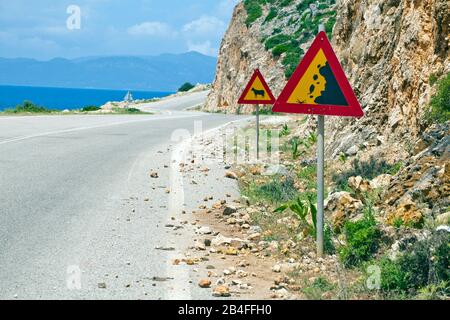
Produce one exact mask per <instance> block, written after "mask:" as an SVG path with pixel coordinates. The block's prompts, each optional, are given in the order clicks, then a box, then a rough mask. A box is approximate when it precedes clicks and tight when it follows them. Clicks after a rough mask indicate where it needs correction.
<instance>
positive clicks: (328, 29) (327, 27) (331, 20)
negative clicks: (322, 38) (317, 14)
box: [325, 16, 336, 39]
mask: <svg viewBox="0 0 450 320" xmlns="http://www.w3.org/2000/svg"><path fill="white" fill-rule="evenodd" d="M335 24H336V16H332V17H329V18H328V20H327V22H326V23H325V32H326V33H327V36H328V38H330V39H331V35H332V32H333V27H334V25H335Z"/></svg>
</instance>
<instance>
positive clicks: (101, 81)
mask: <svg viewBox="0 0 450 320" xmlns="http://www.w3.org/2000/svg"><path fill="white" fill-rule="evenodd" d="M216 62H217V58H214V57H210V56H205V55H202V54H200V53H197V52H188V53H183V54H162V55H158V56H144V57H141V56H111V57H86V58H78V59H73V60H68V59H62V58H56V59H52V60H49V61H38V60H34V59H24V58H17V59H5V58H0V85H19V86H44V87H63V88H94V89H124V90H142V91H176V90H177V89H178V88H179V87H180V86H181V85H182V84H183V83H185V82H191V83H193V84H196V83H211V82H212V81H213V79H214V73H215V68H216Z"/></svg>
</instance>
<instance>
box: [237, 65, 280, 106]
mask: <svg viewBox="0 0 450 320" xmlns="http://www.w3.org/2000/svg"><path fill="white" fill-rule="evenodd" d="M238 103H239V104H274V103H275V97H274V96H273V94H272V91H271V90H270V88H269V86H268V85H267V82H266V80H264V77H263V76H262V74H261V72H260V71H259V70H258V69H256V70H255V73H254V74H253V76H252V78H251V79H250V81H249V83H248V84H247V86H246V87H245V90H244V92H243V93H242V95H241V97H240V98H239V101H238Z"/></svg>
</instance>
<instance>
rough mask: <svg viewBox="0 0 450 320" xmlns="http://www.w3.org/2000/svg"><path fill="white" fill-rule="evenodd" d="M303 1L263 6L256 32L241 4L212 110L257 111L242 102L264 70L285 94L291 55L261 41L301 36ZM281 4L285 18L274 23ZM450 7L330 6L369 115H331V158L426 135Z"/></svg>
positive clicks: (442, 3)
mask: <svg viewBox="0 0 450 320" xmlns="http://www.w3.org/2000/svg"><path fill="white" fill-rule="evenodd" d="M255 2H256V1H255ZM319 2H320V3H322V2H323V3H328V2H326V1H319ZM302 3H306V1H304V0H293V1H290V2H289V4H286V1H284V2H283V1H275V2H274V4H270V5H269V4H267V5H264V6H262V16H261V17H260V18H258V19H256V20H255V21H254V22H253V23H252V24H251V25H250V26H249V27H247V24H246V19H247V17H248V15H247V11H246V9H245V7H244V4H243V3H242V2H241V3H239V4H238V5H237V6H236V8H235V11H234V14H233V18H232V21H231V24H230V26H229V29H228V31H227V33H226V34H225V37H224V39H223V41H222V45H221V49H220V53H219V60H218V65H217V72H216V78H215V81H214V84H213V86H212V90H211V92H210V94H209V97H208V100H207V103H206V105H205V107H204V109H205V110H207V111H215V112H228V113H236V112H241V113H249V112H252V111H253V109H254V108H253V107H252V106H241V107H239V106H238V105H237V100H238V97H239V94H240V93H241V91H242V90H243V88H244V86H245V84H246V81H247V80H248V79H249V77H250V76H251V74H252V72H253V70H254V69H255V68H257V67H258V68H260V70H261V72H262V73H263V75H264V76H265V77H266V80H267V81H268V83H269V85H270V86H271V88H272V90H273V91H274V94H275V95H278V94H279V93H280V92H281V90H282V88H283V87H284V85H285V83H286V78H285V74H284V72H285V70H284V67H283V64H282V63H281V61H282V60H283V59H284V58H285V56H284V55H283V54H281V56H280V57H274V55H272V54H271V52H270V51H268V50H266V48H265V46H264V43H263V41H262V40H263V39H267V38H268V37H270V36H271V35H272V34H275V33H276V32H279V30H282V32H283V33H284V34H286V35H292V37H293V38H295V37H296V33H298V30H297V29H296V27H297V26H298V24H297V21H298V20H299V19H303V18H302V12H300V11H299V10H300V9H298V8H300V7H301V5H302ZM274 6H275V9H277V10H278V12H279V13H278V16H277V17H276V19H273V20H270V21H269V22H267V20H268V16H269V15H270V11H271V10H272V9H273V8H274ZM448 6H449V4H448V1H447V0H423V1H411V0H388V1H386V0H366V1H361V0H337V1H336V5H335V6H334V7H332V8H331V9H333V10H335V11H336V12H337V14H336V24H335V26H334V29H333V33H332V43H333V47H334V49H335V51H336V54H337V56H338V58H339V59H340V61H341V64H342V66H343V67H344V69H345V71H346V74H347V76H348V78H349V80H350V82H351V84H352V86H353V87H354V89H355V93H356V95H357V96H358V98H359V100H360V102H361V105H362V107H363V109H364V111H365V113H366V116H365V117H364V118H362V119H360V120H355V119H338V118H329V119H330V120H329V121H327V131H328V132H330V135H329V137H332V139H328V146H327V153H328V155H330V156H331V155H334V156H335V155H337V154H339V153H340V152H345V151H346V150H349V148H351V147H352V146H354V145H358V144H360V143H364V142H366V141H368V140H370V139H375V138H376V137H377V136H379V135H381V136H383V135H386V136H389V137H391V136H392V134H393V133H394V134H395V136H396V137H395V138H397V136H406V137H407V138H409V137H411V136H412V137H415V136H417V134H418V133H420V131H421V129H422V128H421V122H420V119H421V117H422V115H423V114H424V108H423V107H424V106H425V105H427V103H428V102H429V99H430V96H431V94H432V93H433V88H432V86H431V85H430V79H431V78H432V77H437V78H439V77H440V76H442V75H444V74H446V73H448V72H449V70H450V63H449V44H448V42H449V39H448V34H449V32H448V25H449V7H448ZM306 7H307V6H306ZM302 8H304V6H303V7H302ZM321 22H323V21H321ZM301 39H303V40H300V43H299V46H300V47H301V48H304V50H306V49H307V48H308V47H309V44H310V42H311V40H312V39H311V38H310V37H304V38H301ZM302 41H304V42H302Z"/></svg>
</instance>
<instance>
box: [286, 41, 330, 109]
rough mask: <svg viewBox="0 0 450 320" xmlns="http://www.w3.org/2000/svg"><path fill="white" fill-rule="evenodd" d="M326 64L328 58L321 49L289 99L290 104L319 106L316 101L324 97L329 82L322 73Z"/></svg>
mask: <svg viewBox="0 0 450 320" xmlns="http://www.w3.org/2000/svg"><path fill="white" fill-rule="evenodd" d="M326 64H327V58H326V57H325V54H324V53H323V51H322V49H320V50H319V52H317V55H316V57H315V58H314V60H313V61H312V63H311V64H310V65H309V67H308V69H307V70H306V72H305V74H304V75H303V77H302V78H301V80H300V82H299V83H298V84H297V87H296V88H295V90H294V91H293V92H292V94H291V96H290V97H289V99H288V103H301V104H317V102H316V99H317V98H319V97H320V96H321V95H322V92H323V91H325V88H326V85H327V80H326V79H325V77H324V76H323V75H321V73H320V69H321V68H323V67H324V66H325V65H326Z"/></svg>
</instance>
